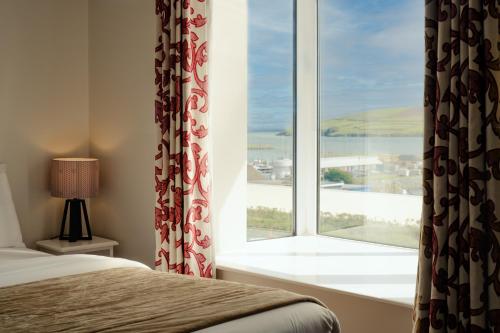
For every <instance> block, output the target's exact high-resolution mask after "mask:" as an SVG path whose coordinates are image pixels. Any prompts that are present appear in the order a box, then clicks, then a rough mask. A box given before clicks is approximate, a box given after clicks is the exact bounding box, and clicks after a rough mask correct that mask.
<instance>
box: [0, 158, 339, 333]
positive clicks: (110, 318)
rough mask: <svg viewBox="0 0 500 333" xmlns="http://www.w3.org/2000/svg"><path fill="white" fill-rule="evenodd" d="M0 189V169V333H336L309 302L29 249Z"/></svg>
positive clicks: (331, 320) (120, 262)
mask: <svg viewBox="0 0 500 333" xmlns="http://www.w3.org/2000/svg"><path fill="white" fill-rule="evenodd" d="M5 184H7V187H8V182H7V181H6V176H5V170H4V169H3V176H2V166H1V165H0V332H56V331H57V332H62V331H71V332H199V333H216V332H217V333H228V332H243V333H246V332H248V333H250V332H277V333H291V332H296V333H299V332H304V333H308V332H311V333H323V332H324V333H337V332H340V329H339V323H338V321H337V319H336V318H335V315H334V314H333V313H332V312H331V311H330V310H328V309H327V308H326V307H324V306H323V305H322V304H321V303H320V302H319V301H317V300H315V299H312V298H309V297H307V296H302V295H297V294H293V293H289V292H286V291H282V290H277V289H272V288H266V287H259V286H249V285H245V284H237V283H234V282H228V281H218V280H214V279H199V278H192V277H185V276H180V275H177V274H168V273H161V272H157V271H154V270H151V269H150V268H149V267H147V266H145V265H143V264H141V263H139V262H136V261H131V260H127V259H122V258H110V257H102V256H95V255H85V254H75V255H65V256H54V255H50V254H47V253H43V252H40V251H35V250H31V249H28V248H26V247H24V244H23V243H22V237H21V236H20V230H19V225H18V222H17V216H16V215H15V210H14V209H13V203H12V198H11V196H10V190H9V191H7V190H6V185H5ZM2 187H3V189H2ZM7 189H8V188H7ZM12 221H14V222H15V223H13V222H12Z"/></svg>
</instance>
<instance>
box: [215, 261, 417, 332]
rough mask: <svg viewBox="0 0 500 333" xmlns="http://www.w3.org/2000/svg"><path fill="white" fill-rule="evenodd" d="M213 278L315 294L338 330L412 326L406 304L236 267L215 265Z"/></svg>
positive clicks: (392, 329)
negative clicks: (391, 302)
mask: <svg viewBox="0 0 500 333" xmlns="http://www.w3.org/2000/svg"><path fill="white" fill-rule="evenodd" d="M217 278H218V279H223V280H228V281H236V282H241V283H250V284H256V285H264V286H268V287H273V288H281V289H286V290H289V291H292V292H296V293H299V294H304V295H309V296H313V297H316V298H317V299H319V300H320V301H322V302H323V303H324V304H325V305H326V306H328V308H330V309H331V310H332V311H333V312H334V313H335V315H336V316H337V318H338V319H339V321H340V325H341V329H342V333H364V332H367V333H368V332H369V333H407V332H411V329H412V319H411V318H412V309H411V308H409V307H405V306H398V305H394V304H390V303H385V302H381V301H376V300H372V299H368V298H363V297H360V296H354V295H350V294H346V293H341V292H337V291H333V290H329V289H325V288H320V287H314V286H308V285H305V284H302V283H295V282H292V281H290V282H287V281H283V280H281V279H276V278H272V277H265V276H262V275H258V274H253V273H249V272H239V271H237V270H229V269H217Z"/></svg>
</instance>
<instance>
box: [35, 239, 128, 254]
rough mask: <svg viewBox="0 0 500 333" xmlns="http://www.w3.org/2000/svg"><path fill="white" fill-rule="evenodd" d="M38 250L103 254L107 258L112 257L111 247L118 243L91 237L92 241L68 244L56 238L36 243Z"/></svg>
mask: <svg viewBox="0 0 500 333" xmlns="http://www.w3.org/2000/svg"><path fill="white" fill-rule="evenodd" d="M36 245H37V246H38V249H40V250H41V251H44V252H48V253H51V254H57V255H63V254H79V253H87V254H92V253H94V254H95V252H104V253H107V255H108V256H110V257H112V256H113V247H115V246H117V245H118V242H116V241H114V240H111V239H106V238H102V237H96V236H92V240H79V241H76V242H69V241H67V240H59V239H58V238H54V239H46V240H41V241H38V242H36Z"/></svg>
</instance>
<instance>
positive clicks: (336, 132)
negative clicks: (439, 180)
mask: <svg viewBox="0 0 500 333" xmlns="http://www.w3.org/2000/svg"><path fill="white" fill-rule="evenodd" d="M423 125H424V119H423V110H422V109H420V108H392V109H376V110H370V111H364V112H357V113H353V114H349V115H345V116H341V117H337V118H332V119H328V120H323V121H322V122H321V135H323V136H331V137H337V136H422V135H423V133H424V126H423ZM278 135H290V131H289V130H286V131H283V132H281V133H279V134H278Z"/></svg>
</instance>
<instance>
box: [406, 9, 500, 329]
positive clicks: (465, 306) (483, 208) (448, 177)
mask: <svg viewBox="0 0 500 333" xmlns="http://www.w3.org/2000/svg"><path fill="white" fill-rule="evenodd" d="M425 6H426V14H425V15H426V17H425V52H426V61H425V93H424V95H425V101H424V106H425V134H424V141H425V143H424V144H425V149H424V152H425V153H424V203H423V213H422V229H421V241H420V262H419V272H418V280H417V294H416V298H415V314H414V315H415V318H414V319H415V325H414V329H413V332H418V333H421V332H457V333H458V332H460V333H461V332H464V333H465V332H474V333H475V332H478V333H479V332H485V333H486V332H488V333H499V332H500V220H499V219H500V165H499V164H500V113H499V111H498V102H499V92H498V88H499V79H500V60H499V55H500V44H499V43H500V38H499V34H500V29H499V28H500V18H499V12H500V1H498V0H497V1H494V0H426V1H425Z"/></svg>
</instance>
